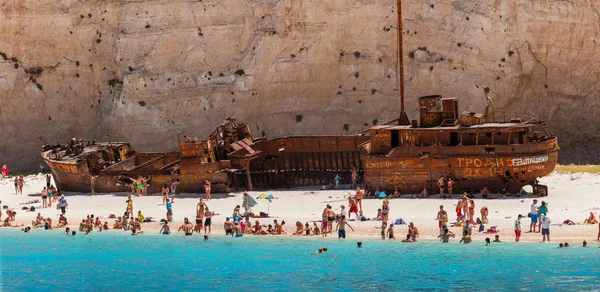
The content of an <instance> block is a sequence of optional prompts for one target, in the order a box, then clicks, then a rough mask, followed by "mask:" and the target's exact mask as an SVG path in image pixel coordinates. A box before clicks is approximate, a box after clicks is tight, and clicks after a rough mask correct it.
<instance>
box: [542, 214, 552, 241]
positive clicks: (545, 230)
mask: <svg viewBox="0 0 600 292" xmlns="http://www.w3.org/2000/svg"><path fill="white" fill-rule="evenodd" d="M540 224H542V242H546V239H548V242H550V218H548V216H546V215H543V214H542V215H541V217H540Z"/></svg>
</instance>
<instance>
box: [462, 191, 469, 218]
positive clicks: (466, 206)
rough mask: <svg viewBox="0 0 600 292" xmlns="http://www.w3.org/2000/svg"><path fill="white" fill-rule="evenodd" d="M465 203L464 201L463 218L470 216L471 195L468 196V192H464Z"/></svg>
mask: <svg viewBox="0 0 600 292" xmlns="http://www.w3.org/2000/svg"><path fill="white" fill-rule="evenodd" d="M462 200H463V203H462V215H463V218H465V219H468V218H469V197H467V193H463V198H462Z"/></svg>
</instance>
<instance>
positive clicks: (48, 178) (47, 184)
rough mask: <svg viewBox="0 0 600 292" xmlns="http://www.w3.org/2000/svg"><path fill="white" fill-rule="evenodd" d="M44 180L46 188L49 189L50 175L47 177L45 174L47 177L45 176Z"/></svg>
mask: <svg viewBox="0 0 600 292" xmlns="http://www.w3.org/2000/svg"><path fill="white" fill-rule="evenodd" d="M45 178H46V187H47V188H49V187H50V175H49V174H47V175H46V176H45Z"/></svg>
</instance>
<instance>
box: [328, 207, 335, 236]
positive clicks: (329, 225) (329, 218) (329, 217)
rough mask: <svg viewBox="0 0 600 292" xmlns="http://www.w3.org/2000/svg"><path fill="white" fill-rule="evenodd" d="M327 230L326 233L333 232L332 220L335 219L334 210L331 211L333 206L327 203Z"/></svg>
mask: <svg viewBox="0 0 600 292" xmlns="http://www.w3.org/2000/svg"><path fill="white" fill-rule="evenodd" d="M326 212H327V230H328V233H332V232H333V221H335V212H334V211H333V208H331V205H327V210H326Z"/></svg>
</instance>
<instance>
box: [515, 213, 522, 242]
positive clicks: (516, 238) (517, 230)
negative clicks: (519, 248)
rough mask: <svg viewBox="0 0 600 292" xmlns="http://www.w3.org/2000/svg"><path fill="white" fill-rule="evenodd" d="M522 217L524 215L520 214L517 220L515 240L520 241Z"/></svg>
mask: <svg viewBox="0 0 600 292" xmlns="http://www.w3.org/2000/svg"><path fill="white" fill-rule="evenodd" d="M521 218H523V216H522V215H521V214H519V217H518V219H517V220H515V228H514V229H515V242H519V238H521Z"/></svg>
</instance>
